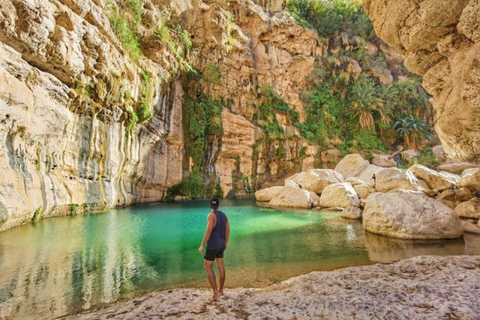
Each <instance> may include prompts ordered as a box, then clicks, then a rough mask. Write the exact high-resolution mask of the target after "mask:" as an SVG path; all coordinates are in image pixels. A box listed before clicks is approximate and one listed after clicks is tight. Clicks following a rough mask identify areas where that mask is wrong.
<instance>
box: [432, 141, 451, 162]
mask: <svg viewBox="0 0 480 320" xmlns="http://www.w3.org/2000/svg"><path fill="white" fill-rule="evenodd" d="M432 152H433V154H434V155H435V160H436V161H437V162H438V163H443V162H445V161H447V159H448V155H447V154H446V153H445V150H443V147H442V145H441V144H439V145H436V146H434V147H432Z"/></svg>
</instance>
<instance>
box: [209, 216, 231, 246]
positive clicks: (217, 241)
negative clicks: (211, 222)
mask: <svg viewBox="0 0 480 320" xmlns="http://www.w3.org/2000/svg"><path fill="white" fill-rule="evenodd" d="M213 213H214V214H215V216H216V217H217V224H216V225H215V227H214V228H213V230H212V234H211V235H210V239H208V241H207V249H208V250H218V249H224V248H225V234H226V225H227V216H226V215H225V213H223V212H222V211H213Z"/></svg>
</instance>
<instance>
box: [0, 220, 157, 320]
mask: <svg viewBox="0 0 480 320" xmlns="http://www.w3.org/2000/svg"><path fill="white" fill-rule="evenodd" d="M122 218H130V220H129V221H122V222H121V223H119V222H118V221H117V219H118V216H117V215H115V214H114V213H107V214H104V215H102V217H100V216H96V217H94V216H86V217H74V218H70V219H68V218H67V219H59V220H56V219H54V220H45V221H42V222H41V223H38V224H36V225H35V226H34V228H32V226H30V225H27V226H24V227H20V228H17V229H14V230H10V231H9V232H8V235H9V236H10V238H13V239H15V240H16V241H15V242H9V238H7V237H4V235H2V236H3V237H2V238H0V243H1V245H0V248H1V249H0V253H1V255H0V270H1V272H2V274H1V277H0V319H9V318H25V319H27V318H30V317H31V316H32V315H35V317H34V318H35V319H43V318H45V319H50V318H52V317H53V316H60V315H63V314H67V313H72V312H78V311H79V310H82V309H88V308H90V307H92V306H93V305H94V304H98V302H100V301H101V302H102V303H108V302H112V301H116V300H118V298H119V297H121V296H122V297H123V296H124V293H125V292H129V291H133V288H134V287H135V284H134V283H133V282H134V281H135V273H136V272H137V270H139V269H142V271H143V272H148V271H149V268H148V266H146V265H145V264H144V262H143V260H142V257H141V256H140V255H139V254H138V252H140V250H139V248H138V241H137V240H138V237H139V236H140V234H139V232H138V231H139V230H140V229H141V226H140V225H141V223H142V222H141V221H140V220H138V219H135V218H134V217H132V216H124V217H122ZM99 219H104V221H103V223H102V225H103V226H104V228H97V227H96V226H95V224H98V223H99V221H98V220H99ZM35 228H41V229H42V230H41V232H38V230H35ZM43 234H48V235H49V237H48V238H42V237H39V236H41V235H43ZM19 239H20V240H19ZM7 247H8V248H7Z"/></svg>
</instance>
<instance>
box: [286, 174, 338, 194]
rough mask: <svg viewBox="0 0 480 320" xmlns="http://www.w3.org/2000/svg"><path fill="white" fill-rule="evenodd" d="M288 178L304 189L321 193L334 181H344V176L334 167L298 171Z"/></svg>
mask: <svg viewBox="0 0 480 320" xmlns="http://www.w3.org/2000/svg"><path fill="white" fill-rule="evenodd" d="M287 180H290V181H293V182H294V183H296V184H297V185H298V186H299V187H300V188H302V189H305V190H309V191H312V192H315V193H316V194H321V193H322V191H323V189H325V187H326V186H328V185H330V184H332V183H339V182H343V177H342V175H341V174H339V173H338V172H336V171H334V170H332V169H311V170H308V171H306V172H300V173H297V174H296V175H294V176H293V177H291V178H288V179H287ZM290 186H292V185H290Z"/></svg>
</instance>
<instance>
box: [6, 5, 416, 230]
mask: <svg viewBox="0 0 480 320" xmlns="http://www.w3.org/2000/svg"><path fill="white" fill-rule="evenodd" d="M284 8H285V2H284V1H277V0H273V1H268V0H265V1H258V2H257V3H255V2H252V1H249V0H232V1H218V0H211V1H210V0H206V1H190V0H116V1H106V0H81V1H71V0H48V1H47V0H0V21H1V22H0V141H1V143H0V231H3V230H6V229H9V228H12V227H14V226H17V225H21V224H23V223H26V222H29V221H36V220H38V219H42V218H46V217H51V216H57V215H73V214H81V213H89V212H95V211H100V210H104V209H108V208H113V207H117V206H125V205H132V204H135V203H143V202H155V201H160V200H165V199H174V198H175V197H179V198H182V196H183V198H187V197H188V196H184V195H183V194H182V190H183V191H185V190H187V191H188V192H186V193H187V194H189V196H194V197H195V196H197V197H205V196H209V195H212V194H216V195H221V196H224V197H247V196H250V195H251V193H252V191H254V190H255V189H258V188H260V187H265V186H269V185H275V184H278V183H281V182H282V179H283V178H285V177H286V176H289V175H292V174H293V173H296V172H299V171H300V170H307V169H310V168H313V167H318V166H320V165H323V166H332V165H334V164H335V162H336V161H338V160H339V159H340V158H341V154H340V151H339V150H338V149H336V148H335V147H336V146H338V145H339V144H340V143H342V141H341V139H340V138H339V137H338V136H335V137H328V138H326V139H325V140H326V141H325V143H323V144H324V145H323V146H320V145H318V144H315V143H312V142H311V141H310V142H308V141H307V139H305V138H304V137H303V136H302V133H301V130H300V127H301V124H302V123H303V122H304V121H305V119H306V111H305V93H306V92H307V91H308V90H310V89H311V88H312V83H315V82H316V83H318V82H322V81H324V80H322V77H326V78H327V77H330V75H329V74H328V73H329V72H330V73H332V74H331V76H332V78H335V77H337V78H336V79H358V78H359V75H360V74H361V73H362V72H363V73H364V75H366V76H367V77H370V78H371V79H375V81H376V82H377V83H380V84H382V85H383V84H385V85H390V84H392V83H393V81H394V80H395V81H397V80H398V81H400V78H406V77H407V76H406V75H405V74H404V72H403V71H402V70H403V69H402V68H399V65H400V64H401V58H400V59H399V56H398V54H397V53H396V52H395V51H394V50H392V49H391V48H389V47H388V46H387V45H385V44H384V43H383V42H381V41H380V40H379V39H376V40H374V41H373V42H372V41H366V40H365V41H364V39H361V38H359V37H358V36H352V35H348V34H346V33H345V32H338V34H336V35H335V37H334V38H333V39H324V38H320V37H319V36H318V35H317V32H316V31H314V30H309V29H306V28H303V27H301V26H300V25H299V24H298V23H296V22H295V20H294V19H293V18H292V17H291V16H290V14H289V13H286V12H283V11H282V10H283V9H284ZM349 50H350V51H349ZM343 51H345V52H347V53H349V54H350V56H349V57H345V56H342V52H343ZM356 51H359V52H361V53H362V54H363V56H361V55H359V57H358V58H356V57H355V55H354V52H356ZM380 52H383V53H382V54H381V55H380ZM365 55H369V56H370V57H372V59H374V60H375V59H377V60H378V61H380V64H379V66H375V65H373V66H368V67H365V68H363V70H362V67H363V66H362V64H361V63H359V62H358V61H357V60H355V59H358V60H359V61H360V59H364V60H365ZM387 66H388V67H387ZM326 70H327V71H326ZM322 72H323V73H326V75H324V74H323V75H320V74H319V73H322ZM348 81H350V80H346V82H347V83H348ZM268 101H270V105H269V104H268V103H266V102H268ZM272 104H274V105H275V106H272ZM269 108H270V109H269ZM272 108H273V110H272ZM328 121H332V119H331V118H329V120H328ZM269 126H270V127H269ZM267 129H268V130H270V131H268V130H267ZM272 130H273V131H272ZM272 132H273V137H271V136H270V135H272ZM191 190H197V191H198V190H200V191H198V192H197V191H196V192H197V193H196V194H193V192H190V191H191Z"/></svg>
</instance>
